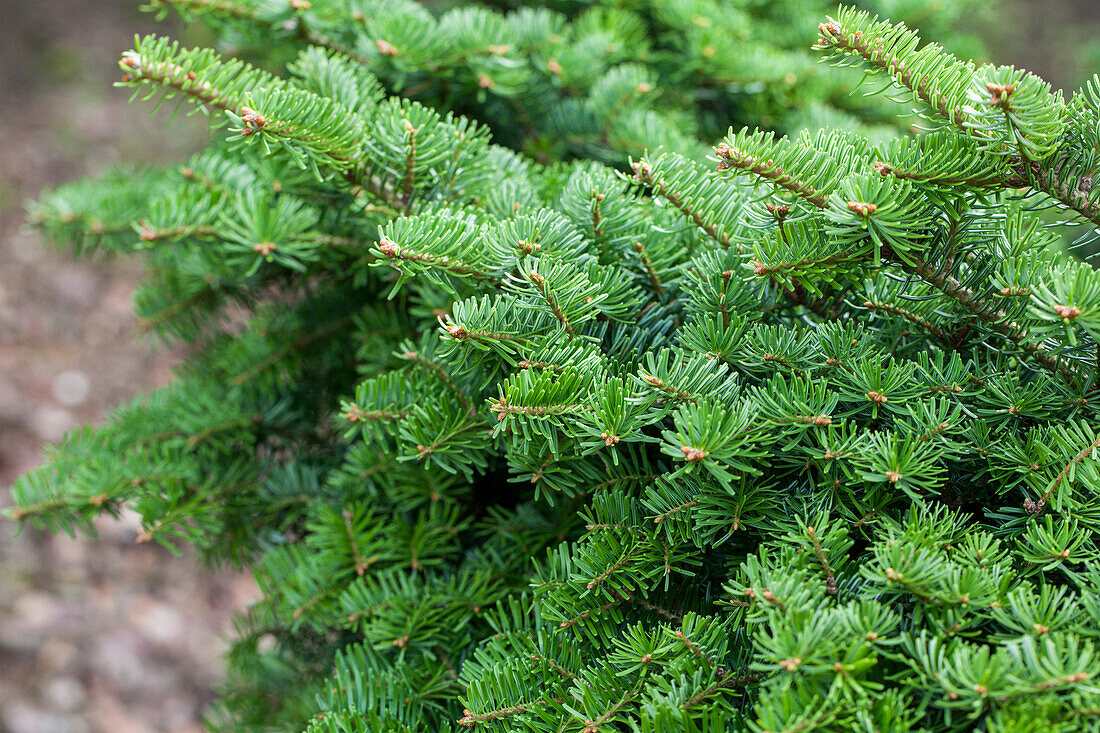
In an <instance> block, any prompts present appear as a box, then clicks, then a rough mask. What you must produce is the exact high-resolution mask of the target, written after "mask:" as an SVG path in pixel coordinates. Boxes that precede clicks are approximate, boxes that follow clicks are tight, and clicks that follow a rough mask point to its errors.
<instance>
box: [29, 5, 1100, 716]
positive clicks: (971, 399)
mask: <svg viewBox="0 0 1100 733" xmlns="http://www.w3.org/2000/svg"><path fill="white" fill-rule="evenodd" d="M878 4H879V5H889V6H891V8H890V9H891V10H897V11H899V12H903V13H906V14H909V15H913V17H915V18H916V19H918V20H919V19H920V16H919V13H920V12H922V11H925V12H932V9H933V7H934V6H938V3H934V2H916V1H913V2H900V1H898V2H889V3H886V2H882V3H878ZM154 5H155V6H157V7H165V8H166V7H169V6H171V7H175V8H177V9H179V10H181V11H183V12H185V13H186V14H189V15H190V14H194V15H196V16H198V17H202V18H204V19H207V20H209V21H210V22H211V23H213V24H214V25H215V26H217V27H218V28H219V29H220V31H221V33H222V34H223V38H224V39H225V42H226V43H227V44H228V46H227V47H229V46H232V47H233V48H235V49H237V50H238V51H240V52H241V53H249V54H252V53H256V52H257V49H262V48H264V47H265V46H266V47H267V49H268V51H269V52H270V54H269V55H268V56H267V58H268V60H269V61H273V62H274V61H278V58H279V56H280V55H281V54H285V53H288V49H292V50H294V52H295V53H297V55H296V56H294V58H293V60H292V61H290V63H289V64H288V65H287V67H286V71H287V76H285V77H278V76H275V75H272V74H271V73H269V72H268V71H265V70H263V69H261V68H259V67H254V66H250V65H248V64H246V63H244V62H243V61H240V60H236V59H234V58H230V57H228V56H225V55H221V54H219V53H216V52H215V51H212V50H207V49H185V48H182V47H180V46H178V45H177V44H174V43H172V42H171V41H169V40H167V39H163V38H155V37H149V38H142V39H138V40H137V41H136V43H135V47H134V49H133V50H131V51H129V52H127V53H126V54H124V56H123V58H122V62H121V65H122V67H123V71H124V73H125V75H124V77H123V83H124V84H126V85H130V86H133V87H135V89H136V90H137V91H138V93H141V92H143V91H146V92H148V94H149V96H159V97H160V98H168V99H170V100H172V101H182V102H183V103H184V104H186V105H195V108H196V109H199V110H202V111H204V112H206V113H208V114H210V116H211V121H212V122H213V123H214V124H217V125H223V126H225V127H227V128H228V131H229V132H228V135H224V136H222V138H223V139H219V140H218V141H217V142H216V143H215V144H214V145H212V146H211V148H210V149H209V150H207V151H205V152H203V153H201V154H199V155H197V156H196V157H194V158H193V159H192V160H191V161H189V162H188V163H187V164H186V165H185V166H183V167H181V168H176V169H171V170H164V171H138V172H134V171H115V172H113V173H111V174H109V175H108V176H106V177H105V178H102V179H99V180H96V181H87V182H78V183H74V184H70V185H67V186H64V187H62V188H60V189H58V190H56V191H53V192H50V193H48V194H46V195H45V196H43V198H42V200H41V201H40V202H38V203H37V204H35V205H34V206H33V207H32V211H31V214H32V218H33V219H34V221H35V222H36V224H37V225H38V226H40V227H41V228H42V229H43V230H44V231H45V232H47V233H48V234H50V235H51V237H53V238H54V239H56V240H58V241H60V242H63V243H70V244H73V246H75V247H76V248H77V249H78V250H80V251H100V250H106V251H112V252H133V251H141V252H143V253H144V254H145V256H146V258H147V262H148V265H149V275H148V277H147V280H146V282H145V283H144V284H143V285H142V287H141V289H140V290H139V291H138V293H137V295H136V298H135V300H136V307H137V310H138V312H139V314H140V315H141V317H142V318H143V325H144V327H145V328H146V329H148V330H149V331H150V332H152V333H155V334H157V335H158V336H160V337H161V338H163V339H165V340H168V341H171V342H181V343H186V344H188V345H189V357H188V358H187V360H186V362H185V363H184V365H183V366H182V367H181V368H180V370H179V380H178V381H177V382H176V383H175V384H173V385H172V386H170V387H168V388H166V389H163V390H160V391H157V392H155V393H152V394H150V395H147V396H145V397H143V398H141V399H139V400H137V401H136V402H134V403H133V404H131V405H128V406H125V407H123V408H120V409H119V410H117V411H116V413H115V414H114V415H113V416H112V418H111V420H110V421H109V423H108V424H107V425H105V426H103V427H101V428H96V429H91V428H88V429H82V430H78V431H76V432H74V433H72V434H71V435H69V436H67V438H66V439H65V440H64V441H62V443H61V444H60V445H58V446H55V447H54V448H52V449H51V451H50V455H49V461H48V462H47V463H46V464H45V465H43V466H42V467H41V468H39V469H37V470H36V471H34V472H32V473H30V474H28V475H26V476H24V477H23V478H22V479H20V481H19V482H18V483H17V485H16V486H15V487H14V489H13V496H14V499H15V502H16V506H15V507H14V508H13V509H12V510H11V511H10V514H11V515H12V516H13V517H14V518H16V519H19V520H22V521H24V522H29V523H32V524H34V525H36V526H41V527H46V528H50V529H54V530H58V529H60V530H66V531H72V530H73V529H74V528H80V529H90V528H91V520H92V519H93V518H94V517H95V516H96V515H97V514H98V513H101V512H104V511H106V512H117V511H118V510H119V509H120V508H121V507H123V506H130V507H132V508H134V509H135V510H136V511H138V512H139V513H140V514H141V516H142V517H143V521H144V529H143V531H142V533H141V535H140V536H139V537H138V539H139V540H140V541H148V540H157V541H160V542H164V543H165V544H167V545H169V546H173V545H174V544H175V543H177V542H188V543H191V544H194V545H196V546H197V547H199V548H200V549H201V550H202V551H203V553H204V554H205V556H206V557H208V558H210V559H212V560H225V559H229V560H232V561H237V562H244V563H251V564H254V565H255V566H256V569H257V570H256V572H257V578H258V580H259V584H260V586H261V589H262V591H263V599H262V600H261V601H260V602H259V603H257V604H256V605H255V606H254V607H252V608H250V609H249V610H248V612H247V613H246V614H244V615H243V616H242V618H241V621H240V624H239V629H238V631H239V639H238V641H237V642H236V644H235V646H234V649H233V651H232V654H231V657H230V680H229V682H228V683H227V685H226V689H225V693H224V696H223V699H222V702H221V704H220V707H219V709H218V710H217V711H216V713H215V714H214V715H213V716H212V719H211V725H212V726H213V727H220V728H224V729H227V730H249V729H256V730H260V729H279V730H302V729H306V728H308V730H310V731H313V732H315V733H321V732H322V731H324V732H332V733H335V732H337V731H436V730H465V729H474V730H497V731H506V730H527V731H545V732H549V731H573V732H575V733H576V732H583V733H597V732H602V733H610V731H618V730H636V731H667V732H669V733H671V732H673V731H676V732H678V731H723V730H754V731H771V732H773V733H778V732H779V731H791V732H793V731H808V730H835V731H848V730H860V731H907V730H914V731H915V730H936V731H947V730H972V729H975V728H978V729H984V730H990V731H1025V730H1044V731H1046V730H1049V731H1077V730H1100V688H1098V687H1097V679H1098V676H1100V672H1098V671H1097V670H1098V669H1100V662H1098V660H1097V646H1096V645H1097V636H1098V635H1100V548H1098V544H1097V537H1098V533H1100V422H1098V420H1097V415H1096V409H1097V408H1096V403H1097V390H1098V382H1097V375H1098V366H1100V363H1098V362H1100V345H1098V339H1100V273H1097V271H1095V270H1094V269H1093V268H1092V266H1091V265H1089V264H1087V263H1085V262H1082V261H1080V260H1077V259H1075V258H1073V257H1072V256H1070V255H1069V254H1067V253H1065V252H1064V251H1062V247H1061V238H1060V237H1059V236H1057V235H1056V234H1054V233H1053V232H1052V230H1051V229H1050V228H1049V227H1048V226H1046V225H1044V223H1043V221H1044V219H1043V217H1042V216H1041V215H1043V214H1044V213H1045V212H1044V211H1040V210H1053V211H1057V212H1058V213H1059V216H1060V217H1061V218H1063V219H1067V220H1071V221H1075V222H1077V223H1080V224H1083V225H1084V226H1085V227H1087V228H1088V229H1090V230H1091V229H1094V228H1095V227H1096V226H1097V225H1098V224H1100V194H1098V193H1097V191H1095V190H1093V188H1092V180H1093V177H1094V175H1095V174H1096V172H1097V169H1098V167H1100V78H1094V80H1093V82H1092V83H1091V85H1090V86H1088V87H1087V88H1086V89H1084V90H1082V91H1081V92H1079V93H1078V94H1076V95H1074V97H1073V98H1072V99H1071V100H1070V101H1068V102H1066V101H1064V100H1063V98H1062V96H1061V95H1060V94H1051V92H1050V89H1049V86H1048V85H1046V84H1045V83H1043V82H1042V81H1041V80H1040V79H1038V78H1036V77H1034V76H1032V75H1030V74H1028V73H1026V72H1023V71H1019V70H1016V69H1012V68H1007V67H995V66H988V65H986V66H979V65H975V64H973V63H970V62H963V61H960V60H958V59H956V58H955V57H954V56H951V55H950V54H947V53H946V52H944V51H943V49H942V48H940V47H939V46H937V45H935V44H927V45H923V44H922V43H921V42H920V40H919V39H918V38H917V36H916V35H915V34H914V33H913V32H911V31H909V30H907V29H906V28H905V27H904V26H901V25H893V24H892V23H890V22H885V21H878V20H876V19H875V18H874V17H872V16H870V15H868V14H867V13H866V12H865V11H861V10H858V9H849V8H841V9H840V10H839V11H834V15H835V17H830V18H826V17H824V12H825V10H827V9H824V8H821V7H819V4H818V3H814V2H805V1H798V0H790V1H789V2H769V3H760V2H752V1H750V0H745V1H744V2H737V3H716V2H707V1H706V0H697V1H689V0H685V1H683V2H667V3H666V2H653V3H638V4H637V5H638V8H636V9H631V10H625V9H623V8H621V7H618V4H616V3H607V4H603V5H596V6H594V7H592V8H589V9H587V10H584V11H583V12H578V11H576V8H572V9H571V8H570V7H568V6H566V7H564V11H563V12H561V13H559V12H554V11H551V10H549V9H547V8H542V7H540V8H530V7H526V8H522V9H520V10H517V11H514V12H510V13H507V14H503V13H498V12H496V11H489V10H484V9H480V8H471V7H460V8H457V9H455V10H452V11H449V12H447V13H445V14H443V15H442V16H441V17H439V18H438V19H437V18H435V17H434V16H432V15H430V14H429V13H428V12H427V11H425V10H424V9H423V8H421V7H420V6H419V5H415V4H413V3H408V2H401V1H400V0H387V2H373V1H370V0H347V1H346V2H345V1H344V0H340V1H339V2H337V1H336V0H331V1H324V2H322V1H321V0H313V2H308V1H307V0H289V1H288V2H283V1H282V0H278V1H276V0H271V1H267V0H265V1H264V2H256V1H254V0H250V1H248V2H243V1H238V0H219V1H218V2H214V1H212V0H158V2H155V3H154ZM563 5H564V4H563ZM960 7H961V6H960ZM819 11H821V14H820V15H816V14H817V13H818V12H819ZM811 17H812V18H813V23H809V20H810V18H811ZM926 17H934V16H926ZM818 24H819V25H818ZM814 26H817V31H816V34H817V35H816V36H815V35H814V31H813V28H814ZM758 30H759V32H760V35H759V36H758V35H755V33H756V32H757V31H758ZM814 38H816V46H815V49H816V50H815V51H814V53H816V54H817V55H819V56H821V57H824V58H826V59H830V60H832V61H834V62H835V63H836V64H837V65H840V66H851V67H855V69H856V71H857V72H860V73H862V72H866V73H867V74H868V75H869V76H870V77H871V78H870V81H869V82H868V83H869V84H871V85H877V87H875V88H876V89H878V91H879V95H878V96H870V97H859V96H847V93H848V91H849V90H850V87H849V86H846V85H847V84H852V85H854V84H855V83H856V82H857V81H858V79H859V73H856V74H855V77H853V76H852V75H851V74H850V73H840V72H837V71H835V70H830V68H829V67H827V66H820V67H812V66H810V64H809V55H808V52H805V51H798V50H795V49H796V48H797V47H799V46H808V44H809V43H811V42H813V40H814ZM298 47H301V48H300V51H299V49H298ZM834 74H835V76H834ZM385 89H389V90H390V91H391V92H395V93H397V96H393V97H388V98H387V97H386V92H385V91H384V90H385ZM884 94H885V95H889V96H891V97H895V98H897V99H900V100H903V101H904V103H905V104H906V105H907V107H906V108H914V107H915V110H916V112H915V113H916V114H918V115H919V120H920V123H919V126H920V127H921V133H920V134H917V135H904V136H902V135H897V134H896V131H898V130H899V128H897V127H896V126H895V127H891V125H892V124H893V123H891V122H890V120H891V119H892V116H893V115H894V114H896V111H897V107H896V106H891V105H890V104H882V103H880V99H881V97H882V96H883V95H884ZM418 100H419V101H418ZM429 105H430V106H429ZM795 107H799V108H800V109H798V110H797V111H796V110H795V109H794V108H795ZM457 112H461V113H464V114H465V115H468V116H461V115H459V114H457ZM730 121H733V122H734V123H736V127H735V128H733V129H731V130H730V131H729V134H728V135H727V136H726V137H725V139H724V140H723V141H722V142H720V143H719V144H718V145H717V146H715V147H713V148H711V147H709V146H703V145H702V143H700V142H699V141H700V140H707V139H709V138H708V136H709V135H711V134H712V132H713V131H714V129H715V127H716V126H717V125H719V124H723V125H724V124H727V123H729V122H730ZM744 123H751V124H753V125H759V126H761V127H778V128H780V130H781V131H786V132H789V133H790V135H789V136H788V137H780V136H779V135H777V134H775V133H773V132H763V131H760V130H759V129H749V128H745V129H740V126H741V125H742V124H744ZM820 125H825V127H824V128H823V129H821V130H819V131H813V130H806V129H803V128H805V127H806V126H809V127H817V126H820ZM738 129H740V131H737V130H738ZM492 139H495V140H497V143H493V142H491V140H492ZM501 143H503V145H502V144H501ZM708 155H709V160H708V159H707V156H708ZM607 162H610V163H613V164H615V165H616V166H618V167H617V168H616V167H606V166H605V165H604V164H605V163H607ZM1098 190H1100V189H1098ZM1047 218H1049V217H1047Z"/></svg>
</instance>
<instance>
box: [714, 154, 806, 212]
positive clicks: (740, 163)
mask: <svg viewBox="0 0 1100 733" xmlns="http://www.w3.org/2000/svg"><path fill="white" fill-rule="evenodd" d="M714 154H715V155H716V156H718V170H720V171H724V170H728V169H730V168H737V169H738V170H742V171H745V172H747V173H752V174H753V175H756V176H758V177H760V178H762V179H764V180H765V181H768V182H769V183H771V184H772V185H774V186H776V187H777V188H781V189H783V190H784V191H788V192H790V193H793V194H794V195H795V196H798V197H799V198H802V199H805V200H806V201H809V202H810V203H811V204H813V205H814V206H816V207H818V208H819V209H824V208H825V207H826V205H827V199H826V197H825V196H824V195H823V194H822V193H820V192H818V191H817V190H815V189H814V187H813V186H811V185H810V184H808V183H805V182H803V181H800V180H798V179H797V178H795V177H794V176H791V175H788V174H787V173H785V172H783V169H782V168H780V167H779V166H778V165H776V164H775V161H773V160H758V159H756V158H754V157H753V156H751V155H747V154H745V153H742V152H741V151H740V150H738V149H736V148H732V147H730V146H729V145H727V144H725V143H721V144H719V145H718V147H716V148H715V149H714Z"/></svg>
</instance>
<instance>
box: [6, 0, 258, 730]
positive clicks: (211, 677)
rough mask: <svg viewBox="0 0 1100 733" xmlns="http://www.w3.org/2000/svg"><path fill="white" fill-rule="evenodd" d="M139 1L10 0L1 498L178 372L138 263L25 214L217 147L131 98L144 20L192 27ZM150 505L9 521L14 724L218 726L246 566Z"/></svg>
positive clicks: (9, 692)
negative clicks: (122, 79) (154, 319)
mask: <svg viewBox="0 0 1100 733" xmlns="http://www.w3.org/2000/svg"><path fill="white" fill-rule="evenodd" d="M138 5H139V3H138V2H137V0H39V1H38V2H33V3H32V2H15V0H0V85H2V87H0V141H2V142H0V171H2V175H0V507H2V506H6V505H8V504H10V497H9V495H8V492H7V491H6V490H5V489H4V487H7V486H10V485H11V483H12V482H13V481H14V480H15V478H16V477H17V476H19V475H20V474H22V473H23V472H25V471H26V470H28V469H30V468H32V467H34V466H35V465H36V464H37V463H38V462H39V460H40V450H41V446H42V445H43V444H44V443H48V442H50V441H53V440H56V439H57V438H59V437H60V436H61V435H62V434H63V433H64V432H65V431H67V430H69V429H71V428H72V427H75V426H77V425H79V424H82V423H86V422H98V421H101V420H102V419H103V416H104V411H105V409H107V408H109V407H111V406H112V405H115V404H117V403H119V402H121V401H124V400H126V399H128V398H130V397H132V396H134V394H135V393H137V392H139V391H141V390H146V389H150V388H153V387H156V386H158V385H161V384H164V383H165V382H167V381H168V380H170V379H171V377H172V367H173V365H174V364H175V363H176V361H177V357H176V356H175V355H174V354H173V353H172V352H171V351H165V350H157V349H155V348H154V347H153V345H151V344H149V343H146V342H142V341H140V340H139V339H138V330H137V327H136V318H135V317H134V315H133V311H132V307H131V303H130V299H131V295H132V293H133V289H134V284H135V283H136V282H137V280H138V279H139V278H140V276H141V267H142V266H141V263H140V262H139V261H118V260H115V261H102V260H101V261H87V260H85V261H73V260H72V259H71V258H70V257H69V256H67V255H66V254H65V253H63V252H57V251H54V250H51V249H49V248H48V247H47V246H46V245H44V244H43V243H42V242H41V240H40V239H39V237H38V236H37V235H36V234H35V233H34V232H31V231H28V230H27V229H25V227H24V225H23V220H24V215H23V210H22V209H23V201H24V200H25V199H27V198H33V197H35V196H37V195H38V193H39V192H40V191H41V190H42V189H43V188H44V187H46V186H48V185H54V184H56V183H58V182H62V181H66V180H71V179H73V178H77V177H81V176H87V175H95V174H96V173H98V172H101V171H103V170H104V169H105V168H107V167H108V166H110V165H111V164H113V163H116V162H120V161H121V162H129V163H139V162H147V163H153V164H155V163H164V162H169V161H173V160H179V159H182V158H185V157H186V156H187V155H188V154H190V153H191V152H193V151H195V150H197V149H199V148H201V147H202V145H203V142H204V140H205V136H206V134H207V133H206V128H205V125H204V123H202V122H201V121H200V120H198V119H197V118H191V119H187V120H177V121H176V122H174V123H173V124H172V126H171V128H169V130H168V132H167V133H166V132H165V124H166V116H165V115H164V114H161V115H159V116H158V117H157V118H151V117H150V109H151V108H150V106H149V105H148V104H145V105H142V104H140V103H138V102H135V103H133V104H127V99H128V92H127V91H126V90H122V89H114V88H112V86H111V83H112V82H113V81H114V80H115V79H116V78H117V77H118V75H119V74H120V71H119V70H118V58H119V54H120V52H121V51H123V50H125V49H127V48H129V47H130V45H132V43H133V35H134V33H135V32H140V33H145V32H152V31H153V30H157V31H158V32H161V33H165V32H167V33H170V34H171V33H178V27H174V26H173V24H171V23H169V24H157V23H155V22H154V20H153V18H152V17H151V16H150V15H148V14H145V13H140V12H138V10H137V7H138ZM137 528H138V522H137V521H136V518H135V517H133V516H124V517H123V518H122V519H121V520H120V521H113V520H105V521H102V522H100V523H99V537H98V538H97V539H94V540H86V539H84V538H77V539H70V538H68V537H64V536H62V537H55V536H52V535H48V534H45V533H41V532H37V531H33V530H30V529H28V530H25V531H23V532H22V533H21V534H19V535H18V536H16V532H15V531H16V525H15V524H14V523H13V522H10V521H7V520H4V519H0V730H3V731H10V732H11V733H92V732H95V733H100V732H102V733H107V732H108V731H110V732H111V733H147V732H152V731H175V732H177V733H184V732H187V733H191V732H193V731H195V732H197V731H199V730H201V726H200V724H199V720H200V717H201V713H202V710H203V708H204V707H205V706H207V705H208V704H209V702H210V701H211V700H212V698H213V689H214V687H215V686H216V685H217V683H218V681H219V680H220V679H221V674H222V673H221V671H220V670H221V666H222V664H221V655H222V653H223V651H224V649H225V645H226V639H228V638H229V635H230V632H231V624H230V621H231V612H232V610H233V609H238V608H241V607H243V606H244V605H246V604H247V603H248V602H249V601H250V600H252V599H254V598H255V597H257V595H258V593H257V591H256V589H255V584H254V582H253V581H252V579H251V577H250V576H249V575H247V574H244V573H239V572H237V573H233V572H220V573H213V572H210V571H206V570H203V569H201V568H200V567H199V566H198V565H197V563H196V560H195V558H194V557H193V556H192V555H191V554H189V553H186V552H185V553H184V554H183V555H182V556H180V557H176V556H173V555H172V554H170V553H169V552H167V551H166V550H164V549H163V548H160V547H156V546H151V545H147V544H146V545H137V544H135V543H134V538H135V536H136V530H137Z"/></svg>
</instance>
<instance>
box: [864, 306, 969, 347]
mask: <svg viewBox="0 0 1100 733" xmlns="http://www.w3.org/2000/svg"><path fill="white" fill-rule="evenodd" d="M863 307H864V308H870V309H871V310H876V311H882V312H883V313H891V314H893V315H895V316H901V317H902V318H904V319H905V320H907V321H909V322H910V323H912V324H915V325H917V326H920V327H921V328H923V329H924V330H925V331H928V333H930V334H932V335H933V336H935V337H936V338H937V339H939V340H940V341H943V342H944V343H946V344H948V345H949V346H954V341H953V340H952V339H949V338H947V336H945V335H944V333H943V331H942V330H940V329H939V328H938V327H936V326H935V325H933V324H932V322H931V321H929V320H928V319H926V318H922V317H920V316H918V315H917V314H916V313H913V312H912V311H908V310H905V309H904V308H902V307H901V306H897V305H894V304H892V303H876V302H875V301H872V300H865V301H863Z"/></svg>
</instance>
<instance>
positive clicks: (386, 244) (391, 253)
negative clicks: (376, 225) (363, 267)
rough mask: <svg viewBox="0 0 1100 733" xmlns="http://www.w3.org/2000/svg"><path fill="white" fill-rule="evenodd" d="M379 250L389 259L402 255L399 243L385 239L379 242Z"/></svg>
mask: <svg viewBox="0 0 1100 733" xmlns="http://www.w3.org/2000/svg"><path fill="white" fill-rule="evenodd" d="M378 249H379V251H380V252H381V253H382V254H384V255H386V256H387V257H397V256H398V255H399V254H401V248H400V247H398V246H397V243H396V242H394V241H392V240H390V239H387V238H385V237H382V239H379V240H378Z"/></svg>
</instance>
